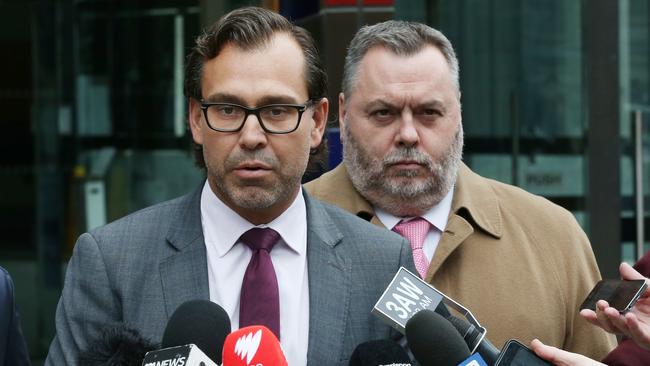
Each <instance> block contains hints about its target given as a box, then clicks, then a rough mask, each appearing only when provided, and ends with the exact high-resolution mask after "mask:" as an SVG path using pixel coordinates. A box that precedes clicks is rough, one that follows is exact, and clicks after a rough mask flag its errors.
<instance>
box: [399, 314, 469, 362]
mask: <svg viewBox="0 0 650 366" xmlns="http://www.w3.org/2000/svg"><path fill="white" fill-rule="evenodd" d="M405 334H406V340H407V341H408V345H409V348H410V349H411V352H413V355H414V356H415V359H416V360H418V362H420V363H421V364H422V366H447V365H449V366H456V365H458V364H459V363H461V362H463V360H465V359H466V358H468V357H469V356H470V354H471V352H470V349H469V347H467V344H466V343H465V340H464V339H463V337H462V336H461V335H460V333H459V332H458V331H457V330H456V328H455V327H454V326H453V325H452V324H451V323H450V322H449V321H447V319H445V318H444V317H443V316H442V315H440V314H437V313H435V312H433V311H431V310H421V311H419V312H417V313H416V314H414V315H413V316H412V317H411V318H410V319H409V320H408V321H407V322H406V327H405Z"/></svg>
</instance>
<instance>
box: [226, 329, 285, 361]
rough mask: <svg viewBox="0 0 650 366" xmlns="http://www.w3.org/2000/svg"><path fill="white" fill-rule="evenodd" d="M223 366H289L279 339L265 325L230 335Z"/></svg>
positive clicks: (227, 338) (227, 340)
mask: <svg viewBox="0 0 650 366" xmlns="http://www.w3.org/2000/svg"><path fill="white" fill-rule="evenodd" d="M223 366H288V365H287V358H286V357H285V356H284V352H283V351H282V346H281V345H280V341H278V338H277V337H276V336H275V334H273V332H271V331H270V330H269V328H267V327H265V326H263V325H252V326H249V327H244V328H240V329H238V330H236V331H234V332H232V333H230V334H229V335H228V336H227V337H226V340H225V342H224V343H223Z"/></svg>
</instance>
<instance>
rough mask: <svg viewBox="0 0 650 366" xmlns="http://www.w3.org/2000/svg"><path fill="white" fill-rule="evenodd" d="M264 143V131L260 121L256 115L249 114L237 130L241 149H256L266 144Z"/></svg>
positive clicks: (265, 141)
mask: <svg viewBox="0 0 650 366" xmlns="http://www.w3.org/2000/svg"><path fill="white" fill-rule="evenodd" d="M266 143H267V139H266V132H264V129H263V128H262V125H261V121H260V120H258V118H257V116H256V115H254V114H249V115H248V116H246V120H245V121H244V126H242V129H241V131H239V145H240V146H241V148H242V149H246V150H256V149H260V148H262V147H264V146H266Z"/></svg>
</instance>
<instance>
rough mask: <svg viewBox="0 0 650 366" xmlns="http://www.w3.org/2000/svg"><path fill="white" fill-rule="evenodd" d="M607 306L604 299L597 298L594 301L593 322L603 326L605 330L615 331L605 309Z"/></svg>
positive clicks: (616, 330)
mask: <svg viewBox="0 0 650 366" xmlns="http://www.w3.org/2000/svg"><path fill="white" fill-rule="evenodd" d="M608 308H609V304H608V303H607V301H605V300H598V302H597V303H596V318H597V321H596V323H594V324H595V325H596V326H599V327H601V328H603V329H604V330H605V331H607V332H610V333H617V332H618V329H617V328H616V327H615V326H614V324H613V323H612V321H611V320H610V318H609V316H608V315H607V313H606V309H608Z"/></svg>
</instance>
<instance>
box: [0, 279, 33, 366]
mask: <svg viewBox="0 0 650 366" xmlns="http://www.w3.org/2000/svg"><path fill="white" fill-rule="evenodd" d="M21 365H29V355H28V354H27V346H26V345H25V339H24V338H23V333H22V331H21V330H20V318H19V317H18V311H17V310H16V304H15V301H14V283H13V281H11V277H10V276H9V273H7V271H5V269H4V268H2V267H0V366H21Z"/></svg>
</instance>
